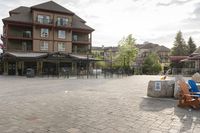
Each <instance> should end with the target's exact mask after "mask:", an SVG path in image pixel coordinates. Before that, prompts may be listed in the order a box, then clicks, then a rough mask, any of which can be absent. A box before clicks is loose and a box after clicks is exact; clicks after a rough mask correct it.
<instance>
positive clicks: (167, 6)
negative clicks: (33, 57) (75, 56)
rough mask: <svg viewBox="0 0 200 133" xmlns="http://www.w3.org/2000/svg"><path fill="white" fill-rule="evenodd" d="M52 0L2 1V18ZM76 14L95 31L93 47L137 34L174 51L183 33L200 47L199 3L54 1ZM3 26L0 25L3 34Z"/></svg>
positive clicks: (114, 43)
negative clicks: (180, 33)
mask: <svg viewBox="0 0 200 133" xmlns="http://www.w3.org/2000/svg"><path fill="white" fill-rule="evenodd" d="M46 1H48V0H40V1H38V0H31V1H29V0H0V5H1V8H0V18H1V19H2V18H5V17H8V15H9V14H8V12H9V11H10V10H12V9H15V8H17V7H18V6H28V7H30V6H33V5H36V4H40V3H43V2H46ZM54 1H55V2H56V3H58V4H60V5H62V6H64V7H65V8H67V9H69V10H71V11H73V12H74V13H76V14H77V15H78V16H80V17H81V18H83V19H84V20H86V21H87V25H89V26H91V27H92V28H94V29H95V31H94V32H93V46H102V45H104V46H117V44H118V42H119V40H120V39H121V38H122V37H123V36H127V35H128V34H133V37H134V38H135V39H136V42H137V43H143V42H145V41H148V42H152V43H158V44H160V45H165V46H166V47H169V48H171V47H172V45H173V42H174V38H175V35H176V33H177V32H178V31H179V30H181V31H182V33H183V35H184V39H185V41H187V40H188V38H189V36H192V38H193V40H194V41H195V43H196V45H197V46H200V1H199V0H54ZM2 27H3V23H2V21H1V23H0V33H1V34H2Z"/></svg>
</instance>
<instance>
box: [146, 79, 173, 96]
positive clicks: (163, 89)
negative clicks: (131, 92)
mask: <svg viewBox="0 0 200 133" xmlns="http://www.w3.org/2000/svg"><path fill="white" fill-rule="evenodd" d="M174 84H175V81H174V80H156V81H152V80H150V81H149V84H148V89H147V96H150V97H174Z"/></svg>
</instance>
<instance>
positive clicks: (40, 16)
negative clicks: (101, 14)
mask: <svg viewBox="0 0 200 133" xmlns="http://www.w3.org/2000/svg"><path fill="white" fill-rule="evenodd" d="M37 21H38V22H39V23H43V16H42V15H38V16H37Z"/></svg>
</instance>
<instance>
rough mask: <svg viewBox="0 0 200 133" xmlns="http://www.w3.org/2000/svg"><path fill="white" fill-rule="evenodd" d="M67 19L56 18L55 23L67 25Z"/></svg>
mask: <svg viewBox="0 0 200 133" xmlns="http://www.w3.org/2000/svg"><path fill="white" fill-rule="evenodd" d="M68 21H69V19H68V18H60V17H58V18H57V25H58V26H67V24H68Z"/></svg>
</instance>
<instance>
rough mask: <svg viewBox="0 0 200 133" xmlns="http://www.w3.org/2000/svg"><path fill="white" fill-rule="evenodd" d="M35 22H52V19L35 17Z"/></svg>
mask: <svg viewBox="0 0 200 133" xmlns="http://www.w3.org/2000/svg"><path fill="white" fill-rule="evenodd" d="M36 22H37V23H40V24H53V21H52V19H45V18H37V19H36Z"/></svg>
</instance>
